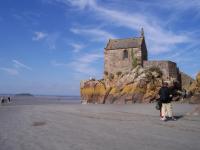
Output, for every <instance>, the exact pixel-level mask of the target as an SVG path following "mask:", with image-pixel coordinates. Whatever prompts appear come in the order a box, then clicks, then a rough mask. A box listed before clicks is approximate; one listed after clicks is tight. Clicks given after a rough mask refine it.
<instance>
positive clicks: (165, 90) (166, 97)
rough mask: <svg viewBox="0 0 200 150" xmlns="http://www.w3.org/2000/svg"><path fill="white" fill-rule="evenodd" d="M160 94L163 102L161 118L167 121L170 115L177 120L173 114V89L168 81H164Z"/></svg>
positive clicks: (170, 117)
mask: <svg viewBox="0 0 200 150" xmlns="http://www.w3.org/2000/svg"><path fill="white" fill-rule="evenodd" d="M159 95H160V101H161V103H162V108H161V112H162V117H161V120H163V121H166V120H167V117H169V119H171V120H176V119H175V118H174V117H173V115H172V103H171V101H172V94H171V90H170V89H169V87H168V83H167V82H164V83H163V86H162V87H161V88H160V91H159Z"/></svg>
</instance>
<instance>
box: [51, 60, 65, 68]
mask: <svg viewBox="0 0 200 150" xmlns="http://www.w3.org/2000/svg"><path fill="white" fill-rule="evenodd" d="M51 64H52V65H53V66H54V67H60V66H64V67H67V66H68V65H67V64H65V63H60V62H58V61H55V60H53V61H51Z"/></svg>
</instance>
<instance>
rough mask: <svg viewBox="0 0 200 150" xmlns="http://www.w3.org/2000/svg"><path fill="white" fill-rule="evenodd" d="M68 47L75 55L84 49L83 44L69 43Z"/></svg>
mask: <svg viewBox="0 0 200 150" xmlns="http://www.w3.org/2000/svg"><path fill="white" fill-rule="evenodd" d="M70 45H71V46H72V48H73V52H75V53H77V52H80V50H81V49H83V48H84V47H85V46H84V45H83V44H78V43H70Z"/></svg>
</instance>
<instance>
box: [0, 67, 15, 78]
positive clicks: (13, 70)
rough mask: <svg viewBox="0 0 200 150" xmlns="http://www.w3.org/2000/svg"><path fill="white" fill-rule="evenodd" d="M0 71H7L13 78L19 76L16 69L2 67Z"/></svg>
mask: <svg viewBox="0 0 200 150" xmlns="http://www.w3.org/2000/svg"><path fill="white" fill-rule="evenodd" d="M0 70H2V71H5V72H6V73H8V74H9V75H12V76H15V75H18V74H19V72H18V70H17V69H15V68H5V67H1V68H0Z"/></svg>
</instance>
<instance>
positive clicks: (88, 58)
mask: <svg viewBox="0 0 200 150" xmlns="http://www.w3.org/2000/svg"><path fill="white" fill-rule="evenodd" d="M102 58H103V55H102V54H92V53H90V54H89V53H88V54H82V55H81V57H77V58H75V59H74V60H73V61H72V62H70V63H61V62H57V61H55V60H54V61H52V62H51V64H52V65H53V66H54V67H69V68H70V69H72V70H73V71H75V72H78V73H83V74H87V75H94V74H95V75H98V73H99V72H98V68H97V67H95V66H94V63H95V62H97V61H98V60H99V59H102Z"/></svg>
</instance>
